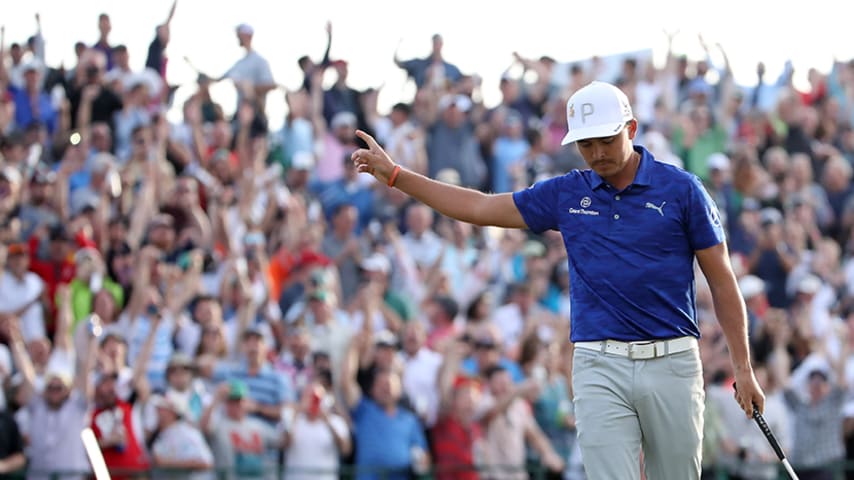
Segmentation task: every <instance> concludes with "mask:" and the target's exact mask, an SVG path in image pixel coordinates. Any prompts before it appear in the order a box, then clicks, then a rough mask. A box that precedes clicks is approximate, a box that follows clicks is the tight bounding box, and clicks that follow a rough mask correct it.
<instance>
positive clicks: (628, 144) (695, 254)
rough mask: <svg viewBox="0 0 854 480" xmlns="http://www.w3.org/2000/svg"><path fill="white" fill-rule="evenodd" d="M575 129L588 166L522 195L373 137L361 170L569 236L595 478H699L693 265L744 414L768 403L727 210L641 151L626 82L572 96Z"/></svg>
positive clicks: (503, 219)
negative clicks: (467, 180)
mask: <svg viewBox="0 0 854 480" xmlns="http://www.w3.org/2000/svg"><path fill="white" fill-rule="evenodd" d="M566 120H567V133H566V136H565V137H564V139H563V142H562V143H563V144H564V145H568V144H574V145H575V148H577V150H578V153H579V154H580V155H581V156H582V157H583V159H584V161H585V163H586V164H587V166H588V169H586V170H572V171H570V172H568V173H567V174H565V175H561V176H556V177H554V178H549V179H545V180H541V181H539V182H537V183H535V184H534V185H533V186H531V187H530V188H526V189H523V190H520V191H517V192H514V193H498V194H488V193H483V192H480V191H477V190H473V189H466V188H460V187H458V186H454V185H448V184H445V183H442V182H439V181H437V180H434V179H431V178H428V177H425V176H423V175H419V174H417V173H415V172H412V171H410V170H407V169H404V168H403V167H401V166H400V165H398V164H397V163H396V162H395V161H394V160H393V159H392V158H391V157H390V156H389V155H388V154H387V153H386V152H385V151H384V150H383V149H382V148H381V147H380V146H379V144H377V142H376V141H375V140H374V139H373V137H371V136H370V135H368V134H367V133H365V132H362V131H359V132H357V135H358V136H359V137H360V138H361V139H362V140H364V141H365V143H366V144H367V148H361V149H358V150H356V151H355V152H353V154H352V155H351V158H352V160H353V162H354V163H355V165H356V168H357V169H358V170H359V171H360V172H363V173H370V174H371V175H373V176H374V177H375V178H376V179H377V180H379V181H380V182H383V183H384V184H386V185H388V186H389V187H394V188H397V189H399V190H401V191H402V192H403V193H406V194H408V195H409V196H410V197H412V198H414V199H416V200H418V201H420V202H423V203H424V204H426V205H427V206H429V207H431V208H433V209H434V210H436V211H438V212H439V213H441V214H442V215H445V216H447V217H451V218H454V219H457V220H460V221H463V222H468V223H472V224H476V225H481V226H486V225H489V226H496V227H503V228H520V229H522V228H524V229H529V230H531V231H533V232H534V233H538V234H539V233H542V232H545V231H547V230H557V231H559V232H561V234H562V236H563V240H564V246H565V248H566V251H567V256H568V259H567V262H568V265H569V269H568V270H569V278H570V282H571V284H572V291H571V293H570V302H571V319H570V321H571V327H572V328H571V332H572V333H571V341H572V342H573V344H574V346H575V348H574V358H573V387H574V395H575V398H574V400H575V413H576V418H577V420H578V441H579V445H580V447H581V456H582V458H583V462H584V468H585V473H586V475H587V478H589V479H590V480H604V479H613V478H634V477H636V476H637V469H638V456H639V452H640V450H641V448H643V452H644V469H645V471H646V474H647V476H648V477H649V478H656V479H663V480H677V479H678V480H685V479H692V480H694V479H699V478H700V469H701V462H702V448H701V446H702V445H701V443H702V442H701V440H702V437H703V398H704V391H703V374H702V370H703V367H702V364H701V362H700V356H699V347H698V342H697V339H698V337H699V336H700V330H699V325H698V321H697V306H696V289H695V278H694V272H695V269H694V264H695V261H696V263H698V264H699V266H700V270H701V271H702V272H703V275H704V276H705V277H706V280H707V282H708V284H709V286H710V289H711V293H712V299H713V302H714V305H715V313H716V316H717V319H718V322H719V324H720V326H721V329H722V331H723V333H724V337H725V338H726V341H727V346H728V351H729V353H730V360H731V362H732V371H733V373H734V377H735V381H736V383H737V384H738V390H737V391H736V392H735V399H736V401H737V402H738V404H739V406H740V407H741V409H742V410H743V411H744V413H745V415H747V416H750V415H752V412H753V408H754V405H755V406H756V408H758V409H759V411H760V412H762V411H763V410H764V406H765V396H764V394H763V393H762V390H761V388H760V386H759V383H758V382H757V380H756V377H755V375H754V373H753V367H752V365H751V363H750V351H749V345H748V341H747V314H746V308H745V304H744V299H743V298H742V296H741V294H740V292H739V289H738V284H737V282H736V277H735V274H734V273H733V270H732V265H731V263H730V257H729V253H728V252H727V246H726V236H725V231H724V227H723V225H722V222H721V217H720V214H719V213H718V208H717V206H716V205H715V203H714V201H713V200H712V198H711V196H710V195H709V194H708V192H707V191H706V189H705V187H704V186H703V184H702V182H701V180H700V179H699V178H698V177H697V176H696V175H693V174H691V173H689V172H686V171H685V170H682V169H680V168H678V167H675V166H673V165H669V164H666V163H663V162H660V161H658V160H656V159H655V157H654V156H653V155H652V154H651V153H650V152H649V150H647V149H646V148H645V147H643V146H641V145H635V144H634V140H635V137H636V136H637V133H638V121H637V119H635V117H634V114H633V112H632V106H631V103H630V102H629V100H628V98H627V97H626V95H625V93H623V92H622V91H621V90H620V89H619V88H617V87H616V86H614V85H611V84H609V83H605V82H592V83H590V84H587V85H585V86H583V87H581V88H580V89H578V90H577V91H576V92H575V93H574V94H572V96H571V97H570V98H569V100H568V101H567V103H566Z"/></svg>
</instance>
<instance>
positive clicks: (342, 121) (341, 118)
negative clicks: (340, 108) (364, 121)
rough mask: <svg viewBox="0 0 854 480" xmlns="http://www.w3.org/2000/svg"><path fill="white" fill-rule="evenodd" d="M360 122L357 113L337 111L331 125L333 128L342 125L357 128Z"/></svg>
mask: <svg viewBox="0 0 854 480" xmlns="http://www.w3.org/2000/svg"><path fill="white" fill-rule="evenodd" d="M358 124H359V121H358V119H357V118H356V114H354V113H353V112H347V111H344V112H338V113H336V114H335V115H334V116H333V117H332V121H330V122H329V126H330V127H332V129H333V130H334V129H336V128H340V127H348V128H356V126H357V125H358Z"/></svg>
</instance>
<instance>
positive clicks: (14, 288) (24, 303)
mask: <svg viewBox="0 0 854 480" xmlns="http://www.w3.org/2000/svg"><path fill="white" fill-rule="evenodd" d="M29 253H30V249H29V247H28V245H27V244H25V243H13V244H11V245H9V246H8V248H6V247H0V267H3V266H5V269H4V270H2V271H0V315H3V314H11V315H15V316H17V317H18V318H20V319H21V330H22V333H23V336H24V341H26V342H29V341H30V340H35V339H39V338H44V337H45V326H44V308H43V307H42V304H41V301H40V300H41V296H42V293H43V292H44V287H45V285H44V281H43V280H42V279H41V278H40V277H39V276H38V275H36V274H35V273H33V272H30V271H29V268H30V257H29ZM7 255H8V257H7ZM4 264H5V265H4Z"/></svg>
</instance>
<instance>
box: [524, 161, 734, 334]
mask: <svg viewBox="0 0 854 480" xmlns="http://www.w3.org/2000/svg"><path fill="white" fill-rule="evenodd" d="M635 151H637V152H638V153H640V154H641V159H640V165H639V166H638V171H637V174H636V175H635V179H634V181H633V182H632V184H631V185H629V186H628V187H626V188H625V189H624V190H621V191H618V190H616V189H615V188H614V187H612V186H611V185H609V184H608V183H606V182H605V181H604V180H603V179H602V177H600V176H599V175H597V174H596V173H595V172H594V171H592V170H573V171H571V172H569V173H567V174H566V175H563V176H560V177H555V178H552V179H549V180H545V181H542V182H539V183H537V184H535V185H534V186H532V187H530V188H528V189H526V190H523V191H519V192H516V193H514V194H513V200H514V201H515V203H516V207H517V208H518V209H519V212H520V213H521V214H522V217H523V218H524V220H525V223H526V224H527V225H528V227H529V228H530V229H531V230H532V231H534V232H543V231H545V230H559V231H560V232H561V234H562V236H563V241H564V245H565V246H566V251H567V253H568V257H569V260H568V261H569V279H570V283H571V285H572V288H571V289H570V290H571V291H570V301H571V306H572V309H571V311H572V314H571V316H572V318H571V322H572V341H573V342H580V341H595V340H605V339H613V340H622V341H637V340H651V339H663V338H673V337H681V336H686V335H692V336H695V337H699V336H700V331H699V328H698V327H697V320H696V308H695V285H694V252H695V251H696V250H702V249H705V248H709V247H712V246H714V245H717V244H719V243H721V242H723V241H724V239H725V235H724V229H723V227H722V226H721V221H720V215H719V214H718V210H717V206H715V203H714V201H713V200H712V198H711V197H710V196H709V194H708V193H707V192H706V190H705V188H703V185H702V183H701V182H700V179H699V178H698V177H697V176H696V175H693V174H691V173H688V172H686V171H684V170H682V169H680V168H677V167H673V166H671V165H667V164H664V163H661V162H658V161H656V160H655V159H654V158H653V157H652V155H651V154H650V153H649V152H648V151H647V150H646V149H644V148H643V147H637V146H636V147H635Z"/></svg>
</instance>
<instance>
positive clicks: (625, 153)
mask: <svg viewBox="0 0 854 480" xmlns="http://www.w3.org/2000/svg"><path fill="white" fill-rule="evenodd" d="M634 125H635V124H634V123H631V124H629V125H628V126H626V127H625V128H623V129H622V130H621V131H620V133H618V134H616V135H614V136H611V137H603V138H587V139H584V140H579V141H578V142H576V145H578V152H579V153H581V156H582V157H584V161H585V162H586V163H587V165H588V166H589V167H590V168H591V169H593V171H594V172H596V174H598V175H599V176H600V177H602V178H609V177H612V176H614V175H616V174H618V173H620V172H621V171H622V170H623V168H625V166H626V164H627V163H628V161H629V158H630V154H631V152H632V145H631V139H632V137H633V136H634V129H635V128H636V127H635V126H634Z"/></svg>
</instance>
